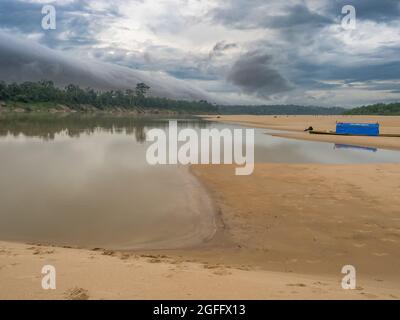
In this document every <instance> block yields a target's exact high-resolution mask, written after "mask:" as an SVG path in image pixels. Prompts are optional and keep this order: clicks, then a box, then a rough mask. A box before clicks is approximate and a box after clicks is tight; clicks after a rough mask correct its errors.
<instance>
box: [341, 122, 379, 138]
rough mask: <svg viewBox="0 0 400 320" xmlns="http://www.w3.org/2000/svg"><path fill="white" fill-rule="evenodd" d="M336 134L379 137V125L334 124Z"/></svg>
mask: <svg viewBox="0 0 400 320" xmlns="http://www.w3.org/2000/svg"><path fill="white" fill-rule="evenodd" d="M336 133H339V134H353V135H365V136H379V123H344V122H338V123H337V124H336Z"/></svg>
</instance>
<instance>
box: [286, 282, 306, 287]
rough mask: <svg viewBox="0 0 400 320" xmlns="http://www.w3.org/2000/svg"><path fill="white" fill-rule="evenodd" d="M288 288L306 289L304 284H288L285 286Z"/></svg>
mask: <svg viewBox="0 0 400 320" xmlns="http://www.w3.org/2000/svg"><path fill="white" fill-rule="evenodd" d="M287 286H288V287H302V288H304V287H307V286H306V285H305V284H304V283H288V284H287Z"/></svg>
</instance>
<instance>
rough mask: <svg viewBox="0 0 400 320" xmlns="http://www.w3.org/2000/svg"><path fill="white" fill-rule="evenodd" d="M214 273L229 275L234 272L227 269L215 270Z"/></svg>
mask: <svg viewBox="0 0 400 320" xmlns="http://www.w3.org/2000/svg"><path fill="white" fill-rule="evenodd" d="M213 273H214V274H215V275H217V276H228V275H230V274H232V272H230V271H228V270H226V269H219V270H215V271H214V272H213Z"/></svg>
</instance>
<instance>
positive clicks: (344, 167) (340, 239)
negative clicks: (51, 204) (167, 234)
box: [0, 163, 400, 299]
mask: <svg viewBox="0 0 400 320" xmlns="http://www.w3.org/2000/svg"><path fill="white" fill-rule="evenodd" d="M185 170H187V173H188V174H189V175H190V179H189V180H190V181H189V180H188V183H189V184H190V185H191V187H195V188H202V189H203V191H204V192H205V193H206V195H207V197H208V198H209V199H210V200H211V204H212V210H213V211H214V212H215V218H216V221H215V222H216V227H217V229H216V232H215V234H214V236H213V237H212V238H211V239H209V240H208V241H206V242H204V243H202V244H199V245H195V246H191V247H186V248H181V249H140V250H107V249H102V248H94V249H84V248H70V247H68V246H64V247H59V246H49V245H41V244H38V243H34V244H23V243H17V242H15V243H12V242H5V241H0V282H1V284H2V285H4V288H7V290H4V291H3V292H0V298H2V299H13V298H14V299H15V298H18V299H20V298H23V297H29V298H33V299H53V298H55V299H75V298H80V297H81V298H82V297H83V298H89V299H400V273H399V271H398V267H397V266H398V265H400V256H398V254H397V253H398V252H399V249H400V216H399V215H398V208H399V207H400V199H397V198H396V197H393V196H392V195H393V191H394V190H399V191H400V185H399V183H398V181H400V165H399V164H341V165H335V164H270V163H256V164H255V171H254V173H253V174H252V175H251V176H235V175H234V174H233V172H234V170H233V169H232V166H230V165H192V166H189V167H185ZM191 179H195V181H196V182H197V183H198V184H197V183H195V184H193V181H194V180H191ZM44 264H54V265H55V266H56V267H57V270H59V268H60V270H61V272H59V271H57V272H58V274H59V277H60V278H59V281H60V283H61V284H60V289H57V290H56V291H54V292H48V291H44V290H42V289H41V288H40V280H41V274H40V266H41V265H44ZM348 264H351V265H354V266H355V267H356V269H357V289H356V290H343V289H342V288H341V285H340V282H341V279H342V278H343V275H342V274H341V268H342V266H344V265H348ZM109 273H110V274H112V276H110V277H109ZM21 279H29V281H25V282H23V281H22V280H21ZM90 279H92V281H89V280H90ZM99 279H100V280H99ZM74 288H75V289H76V290H75V289H74ZM70 289H74V290H72V291H74V292H75V293H76V292H78V293H79V294H78V297H75V296H74V295H71V294H70V293H69V291H68V290H70Z"/></svg>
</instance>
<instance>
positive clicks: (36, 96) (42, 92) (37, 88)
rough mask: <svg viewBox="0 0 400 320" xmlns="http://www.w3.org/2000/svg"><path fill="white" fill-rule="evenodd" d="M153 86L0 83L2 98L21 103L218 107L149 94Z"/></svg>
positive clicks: (196, 109)
mask: <svg viewBox="0 0 400 320" xmlns="http://www.w3.org/2000/svg"><path fill="white" fill-rule="evenodd" d="M150 89H151V88H150V87H149V86H148V85H146V84H145V83H138V84H137V85H136V87H135V88H134V89H127V90H124V91H122V90H109V91H97V90H94V89H92V88H85V89H83V88H80V87H79V86H78V85H74V84H69V85H67V86H66V87H65V88H59V87H56V86H55V85H54V83H53V82H52V81H39V82H23V83H9V84H7V83H5V82H4V81H1V82H0V100H1V101H6V102H15V103H19V104H22V105H24V104H32V103H33V104H34V103H54V104H62V105H66V106H68V107H69V108H71V109H75V110H80V109H81V106H83V105H90V106H92V107H94V108H96V109H99V110H107V109H110V108H123V109H128V110H129V109H138V108H143V109H161V110H162V109H166V110H171V111H177V112H189V113H216V112H217V107H216V106H214V105H213V104H211V103H209V102H207V101H205V100H200V101H186V100H173V99H168V98H160V97H153V96H148V92H149V90H150Z"/></svg>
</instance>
